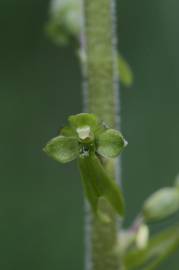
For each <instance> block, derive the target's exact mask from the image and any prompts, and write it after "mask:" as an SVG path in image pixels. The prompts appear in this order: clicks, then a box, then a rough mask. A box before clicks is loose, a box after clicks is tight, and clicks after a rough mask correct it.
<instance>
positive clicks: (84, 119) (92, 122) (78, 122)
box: [68, 113, 99, 130]
mask: <svg viewBox="0 0 179 270" xmlns="http://www.w3.org/2000/svg"><path fill="white" fill-rule="evenodd" d="M68 121H69V123H70V126H71V127H72V128H74V129H75V130H76V129H77V128H80V127H85V126H89V127H90V128H91V129H92V130H94V129H95V128H96V127H97V125H98V124H99V121H98V118H97V117H96V115H95V114H91V113H80V114H76V115H71V116H70V117H69V118H68Z"/></svg>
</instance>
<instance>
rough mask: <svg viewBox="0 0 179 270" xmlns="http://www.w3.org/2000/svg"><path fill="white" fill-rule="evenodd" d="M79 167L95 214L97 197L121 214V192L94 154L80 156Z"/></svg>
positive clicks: (122, 213) (122, 200)
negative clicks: (104, 200)
mask: <svg viewBox="0 0 179 270" xmlns="http://www.w3.org/2000/svg"><path fill="white" fill-rule="evenodd" d="M79 167H80V172H81V177H82V180H83V181H82V182H83V186H84V190H85V194H86V196H87V198H88V200H89V202H90V204H91V207H92V209H93V211H94V213H95V214H96V213H97V211H98V201H99V199H100V198H101V197H104V198H105V199H106V200H107V201H108V202H109V203H110V204H111V206H112V207H113V208H114V209H115V210H116V212H117V213H118V214H119V215H121V216H123V215H124V199H123V195H122V192H121V190H120V188H119V187H118V185H117V184H116V183H115V181H114V180H113V179H111V178H110V177H109V176H108V175H107V174H106V172H105V170H104V168H103V166H102V165H101V163H100V161H99V159H98V158H97V157H96V156H95V154H89V155H88V156H86V157H85V158H80V159H79Z"/></svg>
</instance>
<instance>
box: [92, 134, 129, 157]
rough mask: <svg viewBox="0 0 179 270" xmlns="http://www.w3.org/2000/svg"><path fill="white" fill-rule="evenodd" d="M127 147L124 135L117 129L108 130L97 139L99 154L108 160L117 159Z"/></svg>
mask: <svg viewBox="0 0 179 270" xmlns="http://www.w3.org/2000/svg"><path fill="white" fill-rule="evenodd" d="M126 145H127V142H126V141H125V140H124V138H123V136H122V134H121V133H120V132H119V131H117V130H115V129H107V130H106V131H104V132H102V133H101V134H100V135H99V136H98V137H97V152H98V153H99V154H100V155H101V156H104V157H106V158H114V157H117V156H118V155H119V154H120V153H121V151H122V150H123V148H124V147H125V146H126Z"/></svg>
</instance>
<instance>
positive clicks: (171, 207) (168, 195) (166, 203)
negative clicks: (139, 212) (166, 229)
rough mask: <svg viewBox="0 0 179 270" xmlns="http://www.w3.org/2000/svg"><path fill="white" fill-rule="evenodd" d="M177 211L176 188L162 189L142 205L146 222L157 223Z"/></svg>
mask: <svg viewBox="0 0 179 270" xmlns="http://www.w3.org/2000/svg"><path fill="white" fill-rule="evenodd" d="M177 210H179V191H178V189H176V188H170V187H166V188H162V189H160V190H159V191H156V192H155V193H153V194H152V195H151V196H150V197H149V198H148V199H147V200H146V201H145V203H144V207H143V215H144V218H145V220H146V221H157V220H160V219H163V218H166V217H168V216H170V215H171V214H174V213H175V212H176V211H177Z"/></svg>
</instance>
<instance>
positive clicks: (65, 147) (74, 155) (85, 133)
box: [44, 113, 127, 215]
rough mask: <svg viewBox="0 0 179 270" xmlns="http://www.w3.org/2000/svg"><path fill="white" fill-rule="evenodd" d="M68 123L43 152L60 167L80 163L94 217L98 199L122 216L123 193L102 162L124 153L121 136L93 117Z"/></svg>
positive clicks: (74, 118)
mask: <svg viewBox="0 0 179 270" xmlns="http://www.w3.org/2000/svg"><path fill="white" fill-rule="evenodd" d="M68 122H69V124H68V125H67V126H65V127H64V128H63V129H62V130H61V131H60V135H59V136H58V137H56V138H53V139H52V140H50V141H49V142H48V143H47V145H46V146H45V148H44V151H45V152H46V153H47V154H48V155H49V156H50V157H52V158H53V159H55V160H57V161H59V162H61V163H67V162H69V161H72V160H74V159H78V161H79V167H80V172H81V176H82V180H83V181H82V182H83V187H84V190H85V194H86V196H87V198H88V200H89V202H90V204H91V207H92V209H93V210H94V212H95V213H97V211H98V204H99V199H100V198H105V199H106V200H108V201H109V203H110V204H111V206H112V207H113V208H114V209H115V210H116V211H117V212H118V213H119V214H120V215H123V212H124V205H123V204H124V203H123V196H122V193H121V191H120V189H119V187H118V186H117V184H116V183H115V181H114V180H113V179H111V178H110V177H109V176H108V175H107V174H106V172H105V169H104V167H103V166H102V164H101V162H100V159H99V157H101V158H115V157H117V156H118V155H119V154H120V153H121V151H122V149H123V148H124V147H125V146H126V145H127V143H126V141H125V140H124V138H123V136H122V134H121V133H120V132H119V131H117V130H114V129H111V128H108V127H107V126H106V125H105V124H104V123H102V122H101V121H99V119H98V118H97V117H96V116H95V115H94V114H88V113H81V114H77V115H72V116H70V117H69V118H68Z"/></svg>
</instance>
